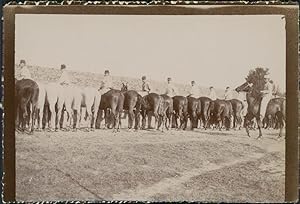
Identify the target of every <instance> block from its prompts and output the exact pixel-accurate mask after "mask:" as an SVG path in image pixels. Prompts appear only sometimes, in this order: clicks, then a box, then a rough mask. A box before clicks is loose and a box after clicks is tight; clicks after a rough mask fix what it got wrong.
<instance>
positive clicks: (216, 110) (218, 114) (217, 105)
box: [209, 99, 233, 130]
mask: <svg viewBox="0 0 300 204" xmlns="http://www.w3.org/2000/svg"><path fill="white" fill-rule="evenodd" d="M232 113H233V109H232V105H231V103H230V101H226V100H220V99H217V100H215V101H211V102H210V107H209V115H210V116H209V120H210V122H211V123H212V124H215V125H217V126H218V128H219V130H221V129H222V127H223V126H225V128H226V130H229V128H230V124H231V116H232Z"/></svg>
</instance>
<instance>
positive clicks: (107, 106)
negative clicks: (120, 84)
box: [96, 89, 125, 131]
mask: <svg viewBox="0 0 300 204" xmlns="http://www.w3.org/2000/svg"><path fill="white" fill-rule="evenodd" d="M124 98H125V96H124V94H123V93H122V91H120V90H115V89H111V90H109V91H108V92H106V93H104V94H102V96H101V101H100V106H99V111H98V114H97V120H96V128H97V129H99V128H100V123H101V120H102V119H101V118H102V117H101V111H104V112H105V119H106V118H107V117H108V116H109V119H110V120H109V121H112V122H113V129H114V130H115V129H116V128H117V131H119V129H120V126H121V113H122V111H123V105H124ZM108 110H110V111H108ZM108 112H110V113H108ZM105 125H107V124H105Z"/></svg>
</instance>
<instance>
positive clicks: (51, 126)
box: [49, 104, 61, 130]
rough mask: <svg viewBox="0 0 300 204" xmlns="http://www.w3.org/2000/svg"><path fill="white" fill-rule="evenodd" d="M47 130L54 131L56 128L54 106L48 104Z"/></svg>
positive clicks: (59, 111)
mask: <svg viewBox="0 0 300 204" xmlns="http://www.w3.org/2000/svg"><path fill="white" fill-rule="evenodd" d="M49 111H50V117H49V130H54V129H55V128H56V113H55V104H49ZM57 113H58V114H59V113H61V110H58V112H57Z"/></svg>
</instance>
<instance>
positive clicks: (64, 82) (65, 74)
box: [58, 64, 71, 86]
mask: <svg viewBox="0 0 300 204" xmlns="http://www.w3.org/2000/svg"><path fill="white" fill-rule="evenodd" d="M66 68H67V67H66V65H65V64H62V65H61V66H60V70H61V71H62V74H61V76H60V78H59V79H58V83H59V84H60V85H62V86H68V85H70V83H71V80H70V78H69V73H68V72H67V69H66Z"/></svg>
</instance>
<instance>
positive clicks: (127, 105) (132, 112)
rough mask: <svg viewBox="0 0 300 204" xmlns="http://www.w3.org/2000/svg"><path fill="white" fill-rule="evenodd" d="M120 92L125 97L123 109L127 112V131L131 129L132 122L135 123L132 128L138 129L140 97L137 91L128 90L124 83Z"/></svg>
mask: <svg viewBox="0 0 300 204" xmlns="http://www.w3.org/2000/svg"><path fill="white" fill-rule="evenodd" d="M121 91H122V93H123V94H124V97H125V98H124V106H123V109H124V110H125V111H128V129H132V127H133V121H135V125H134V128H135V129H138V128H139V115H140V110H141V105H142V96H141V95H140V94H138V92H137V91H134V90H128V85H127V84H124V83H122V88H121Z"/></svg>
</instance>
